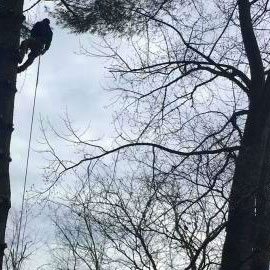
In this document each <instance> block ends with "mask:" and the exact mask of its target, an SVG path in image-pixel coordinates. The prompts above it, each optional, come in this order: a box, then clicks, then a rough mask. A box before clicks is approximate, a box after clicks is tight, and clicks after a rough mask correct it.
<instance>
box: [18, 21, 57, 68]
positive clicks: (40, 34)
mask: <svg viewBox="0 0 270 270" xmlns="http://www.w3.org/2000/svg"><path fill="white" fill-rule="evenodd" d="M30 33H31V35H30V37H29V38H28V39H25V40H24V41H22V43H21V46H20V48H19V63H22V61H23V58H24V56H25V55H26V54H27V53H28V51H29V50H30V53H29V54H28V59H27V60H26V61H25V63H24V64H22V65H21V66H19V67H18V73H19V72H22V71H24V70H26V69H27V68H28V67H29V66H30V65H31V64H32V63H33V62H34V60H35V58H36V57H38V56H40V55H42V54H44V53H45V52H46V51H47V50H48V49H49V48H50V45H51V42H52V36H53V32H52V29H51V27H50V20H49V19H48V18H46V19H44V20H42V21H40V22H37V23H35V24H34V26H33V28H32V30H31V32H30Z"/></svg>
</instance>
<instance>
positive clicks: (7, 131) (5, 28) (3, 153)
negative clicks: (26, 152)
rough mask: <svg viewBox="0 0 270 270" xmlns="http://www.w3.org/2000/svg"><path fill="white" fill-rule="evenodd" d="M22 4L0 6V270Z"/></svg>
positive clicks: (10, 0) (15, 0)
mask: <svg viewBox="0 0 270 270" xmlns="http://www.w3.org/2000/svg"><path fill="white" fill-rule="evenodd" d="M22 9H23V0H1V3H0V270H2V265H3V255H4V250H5V246H6V244H5V230H6V222H7V217H8V211H9V208H10V179H9V162H10V160H11V159H10V140H11V133H12V131H13V110H14V97H15V93H16V77H17V63H18V61H17V49H18V46H19V41H20V28H21V23H22V21H23V16H22Z"/></svg>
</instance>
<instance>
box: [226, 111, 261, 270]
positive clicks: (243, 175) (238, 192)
mask: <svg viewBox="0 0 270 270" xmlns="http://www.w3.org/2000/svg"><path fill="white" fill-rule="evenodd" d="M250 110H251V111H250V113H249V115H248V119H247V123H246V128H245V132H244V137H243V141H242V143H241V150H240V152H239V156H238V159H237V162H236V168H235V173H234V177H233V184H232V190H231V195H230V202H229V215H228V226H227V234H226V239H225V243H224V247H223V254H222V267H221V269H222V270H232V269H235V270H251V261H252V255H253V243H254V225H255V193H256V187H257V184H258V180H259V178H260V175H261V171H262V164H263V155H262V153H263V150H264V146H265V143H264V141H265V140H264V136H263V135H262V134H263V132H262V131H263V124H264V123H263V122H264V121H263V119H262V118H260V115H261V114H260V113H258V112H257V110H253V109H252V108H251V109H250Z"/></svg>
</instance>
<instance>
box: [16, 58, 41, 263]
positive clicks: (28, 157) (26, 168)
mask: <svg viewBox="0 0 270 270" xmlns="http://www.w3.org/2000/svg"><path fill="white" fill-rule="evenodd" d="M39 70H40V56H39V58H38V69H37V76H36V85H35V94H34V102H33V107H32V116H31V126H30V133H29V140H28V149H27V158H26V166H25V174H24V183H23V196H22V204H21V213H20V219H19V228H18V238H17V244H16V251H15V258H16V259H17V256H18V250H19V242H20V237H21V230H22V219H23V212H24V205H25V194H26V184H27V177H28V168H29V160H30V148H31V142H32V134H33V126H34V116H35V108H36V98H37V89H38V83H39Z"/></svg>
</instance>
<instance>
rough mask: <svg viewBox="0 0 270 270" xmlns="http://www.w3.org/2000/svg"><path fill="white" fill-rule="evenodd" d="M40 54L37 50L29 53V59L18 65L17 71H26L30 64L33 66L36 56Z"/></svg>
mask: <svg viewBox="0 0 270 270" xmlns="http://www.w3.org/2000/svg"><path fill="white" fill-rule="evenodd" d="M37 56H39V54H38V53H37V52H36V51H31V52H30V53H29V54H28V59H27V60H26V61H25V62H24V64H23V65H21V66H19V67H18V70H17V72H18V73H20V72H22V71H25V70H26V69H27V68H28V67H29V66H31V65H32V64H33V62H34V60H35V58H36V57H37Z"/></svg>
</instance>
